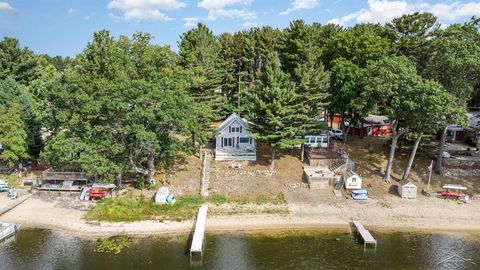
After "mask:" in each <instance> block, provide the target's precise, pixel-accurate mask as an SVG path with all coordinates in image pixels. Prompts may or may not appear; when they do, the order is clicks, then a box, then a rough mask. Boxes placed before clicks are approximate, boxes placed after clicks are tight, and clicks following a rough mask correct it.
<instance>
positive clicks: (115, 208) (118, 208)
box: [85, 194, 285, 222]
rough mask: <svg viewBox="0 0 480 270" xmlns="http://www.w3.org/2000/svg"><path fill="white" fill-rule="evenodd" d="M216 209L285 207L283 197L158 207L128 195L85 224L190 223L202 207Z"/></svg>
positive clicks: (218, 198) (198, 200)
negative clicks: (253, 206) (107, 222)
mask: <svg viewBox="0 0 480 270" xmlns="http://www.w3.org/2000/svg"><path fill="white" fill-rule="evenodd" d="M206 202H208V203H214V204H216V205H221V204H226V203H231V204H238V205H244V204H274V205H279V204H284V203H285V199H284V198H283V195H282V194H280V195H278V196H276V197H267V196H259V197H257V198H227V197H225V196H223V195H212V196H210V197H208V198H203V197H201V196H190V197H180V198H177V202H176V203H175V204H174V205H158V204H155V203H154V202H153V201H152V200H150V199H147V198H146V197H144V196H139V197H134V196H132V195H126V196H123V197H120V198H116V199H112V198H104V199H102V200H101V201H99V202H97V205H96V206H95V207H93V208H92V209H90V210H89V211H88V213H87V214H86V215H85V219H86V220H97V221H113V222H121V221H140V220H161V221H163V220H174V221H181V220H188V219H193V218H194V217H195V215H196V213H197V211H198V208H199V207H200V205H201V204H202V203H206Z"/></svg>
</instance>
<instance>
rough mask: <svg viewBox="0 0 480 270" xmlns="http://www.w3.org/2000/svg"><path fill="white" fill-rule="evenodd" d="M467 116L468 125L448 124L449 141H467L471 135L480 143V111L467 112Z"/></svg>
mask: <svg viewBox="0 0 480 270" xmlns="http://www.w3.org/2000/svg"><path fill="white" fill-rule="evenodd" d="M477 109H478V108H477ZM467 118H468V122H469V123H468V127H465V128H464V127H460V126H457V125H449V126H448V131H447V142H454V141H457V142H458V141H465V140H466V139H467V138H468V137H470V138H471V139H472V140H473V141H474V142H476V143H477V145H478V144H480V131H479V129H480V112H478V111H470V112H468V113H467Z"/></svg>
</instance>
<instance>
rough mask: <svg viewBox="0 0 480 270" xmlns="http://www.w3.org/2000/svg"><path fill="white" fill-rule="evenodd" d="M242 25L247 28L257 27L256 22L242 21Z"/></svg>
mask: <svg viewBox="0 0 480 270" xmlns="http://www.w3.org/2000/svg"><path fill="white" fill-rule="evenodd" d="M242 26H243V27H247V28H250V27H257V26H258V23H256V22H244V23H243V24H242Z"/></svg>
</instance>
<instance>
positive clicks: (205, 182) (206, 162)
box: [200, 151, 211, 197]
mask: <svg viewBox="0 0 480 270" xmlns="http://www.w3.org/2000/svg"><path fill="white" fill-rule="evenodd" d="M210 160H211V155H210V152H208V151H205V152H204V154H203V165H202V167H203V168H202V183H201V185H200V195H202V196H204V197H207V196H208V186H209V185H210Z"/></svg>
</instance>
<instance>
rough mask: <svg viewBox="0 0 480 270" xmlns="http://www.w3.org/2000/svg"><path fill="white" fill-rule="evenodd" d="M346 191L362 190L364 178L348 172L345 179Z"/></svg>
mask: <svg viewBox="0 0 480 270" xmlns="http://www.w3.org/2000/svg"><path fill="white" fill-rule="evenodd" d="M343 181H344V183H345V188H346V189H361V188H362V178H361V177H360V176H359V175H358V174H356V173H354V172H353V171H347V174H346V175H345V176H344V177H343Z"/></svg>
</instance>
